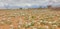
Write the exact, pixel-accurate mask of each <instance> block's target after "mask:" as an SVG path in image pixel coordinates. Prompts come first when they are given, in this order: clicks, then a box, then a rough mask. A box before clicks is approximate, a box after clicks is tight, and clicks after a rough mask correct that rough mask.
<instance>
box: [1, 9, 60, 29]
mask: <svg viewBox="0 0 60 29" xmlns="http://www.w3.org/2000/svg"><path fill="white" fill-rule="evenodd" d="M0 29H60V11H51V10H49V9H30V10H0Z"/></svg>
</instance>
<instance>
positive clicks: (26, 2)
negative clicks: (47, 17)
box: [0, 0, 60, 8]
mask: <svg viewBox="0 0 60 29" xmlns="http://www.w3.org/2000/svg"><path fill="white" fill-rule="evenodd" d="M47 5H53V6H56V5H60V0H0V8H7V7H9V8H18V7H35V6H36V7H39V6H47Z"/></svg>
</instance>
